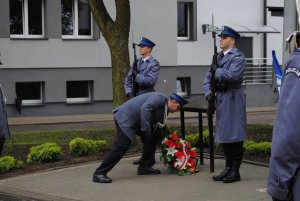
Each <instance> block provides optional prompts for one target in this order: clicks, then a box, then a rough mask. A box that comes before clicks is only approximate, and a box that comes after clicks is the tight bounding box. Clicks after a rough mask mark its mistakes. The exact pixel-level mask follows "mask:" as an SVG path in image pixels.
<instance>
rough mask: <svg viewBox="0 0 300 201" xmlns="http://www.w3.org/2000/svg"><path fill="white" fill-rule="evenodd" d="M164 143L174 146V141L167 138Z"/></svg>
mask: <svg viewBox="0 0 300 201" xmlns="http://www.w3.org/2000/svg"><path fill="white" fill-rule="evenodd" d="M165 144H166V145H167V146H168V147H175V142H173V141H172V140H167V141H166V142H165Z"/></svg>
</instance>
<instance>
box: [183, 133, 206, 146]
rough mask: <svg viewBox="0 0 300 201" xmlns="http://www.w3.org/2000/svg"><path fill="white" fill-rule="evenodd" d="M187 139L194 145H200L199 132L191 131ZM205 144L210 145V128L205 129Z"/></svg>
mask: <svg viewBox="0 0 300 201" xmlns="http://www.w3.org/2000/svg"><path fill="white" fill-rule="evenodd" d="M185 139H186V140H188V141H190V142H191V143H192V146H193V147H199V133H191V134H189V135H187V136H186V137H185ZM203 146H204V147H208V146H209V130H208V129H206V130H204V131H203Z"/></svg>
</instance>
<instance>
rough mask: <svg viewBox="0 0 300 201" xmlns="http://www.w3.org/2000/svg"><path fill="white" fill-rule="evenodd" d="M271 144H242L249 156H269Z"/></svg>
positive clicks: (250, 141)
mask: <svg viewBox="0 0 300 201" xmlns="http://www.w3.org/2000/svg"><path fill="white" fill-rule="evenodd" d="M271 147H272V143H271V142H254V141H253V140H246V141H245V143H244V149H245V152H247V153H249V154H251V155H262V156H269V155H270V154H271Z"/></svg>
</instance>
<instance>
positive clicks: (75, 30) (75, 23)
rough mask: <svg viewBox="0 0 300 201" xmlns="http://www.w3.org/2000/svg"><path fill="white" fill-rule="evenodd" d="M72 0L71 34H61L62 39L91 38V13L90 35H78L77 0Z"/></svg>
mask: <svg viewBox="0 0 300 201" xmlns="http://www.w3.org/2000/svg"><path fill="white" fill-rule="evenodd" d="M71 1H73V4H72V5H73V6H72V13H73V35H62V38H63V39H92V38H93V14H92V11H90V15H91V17H90V18H91V22H90V23H91V35H78V0H71Z"/></svg>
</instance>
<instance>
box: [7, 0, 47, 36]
mask: <svg viewBox="0 0 300 201" xmlns="http://www.w3.org/2000/svg"><path fill="white" fill-rule="evenodd" d="M9 9H10V37H11V38H43V37H44V4H43V1H42V0H10V1H9Z"/></svg>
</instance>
